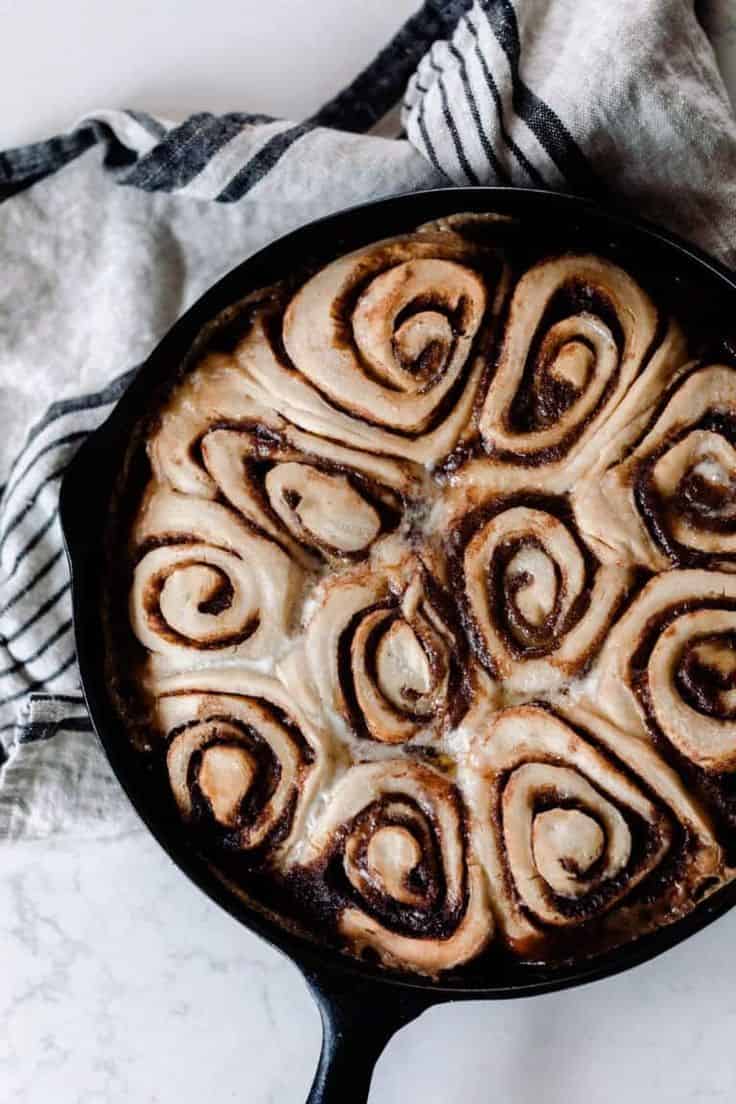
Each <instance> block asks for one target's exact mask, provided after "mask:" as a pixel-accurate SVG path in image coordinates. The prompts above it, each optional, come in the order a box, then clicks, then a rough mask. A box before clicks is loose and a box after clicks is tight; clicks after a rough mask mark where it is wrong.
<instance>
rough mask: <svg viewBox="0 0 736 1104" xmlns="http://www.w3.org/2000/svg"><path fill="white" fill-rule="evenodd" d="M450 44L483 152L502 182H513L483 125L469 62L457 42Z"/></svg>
mask: <svg viewBox="0 0 736 1104" xmlns="http://www.w3.org/2000/svg"><path fill="white" fill-rule="evenodd" d="M448 45H449V49H450V53H451V54H452V56H453V57H454V58H455V60H456V61H457V64H458V69H459V71H460V79H461V80H462V82H463V89H464V91H465V98H466V99H467V101H468V107H469V108H470V114H471V116H472V119H473V123H474V124H475V129H476V131H477V132H478V138H479V140H480V144H481V146H482V147H483V152H484V153H485V155H486V159H487V161H488V164H489V165H490V166H491V168H492V170H493V171H494V173H495V174H496V176H497V177H498V179H499V180H500V181H501V183H502V184H510V183H511V177H510V176H509V174H508V173H507V172H506V169H505V168H504V167H503V165H502V164H501V162H500V161H499V160H498V158H497V157H496V153H495V150H494V149H493V146H492V145H491V140H490V138H489V137H488V135H487V134H486V131H485V127H484V126H483V120H482V119H481V117H480V111H479V110H478V104H477V102H476V99H475V95H474V93H473V87H472V85H471V83H470V77H469V76H468V67H467V64H466V62H465V58H464V57H463V55H462V54H461V53H460V51H459V50H458V48H457V46H455V44H454V43H453V42H452V41H450V42H449V43H448Z"/></svg>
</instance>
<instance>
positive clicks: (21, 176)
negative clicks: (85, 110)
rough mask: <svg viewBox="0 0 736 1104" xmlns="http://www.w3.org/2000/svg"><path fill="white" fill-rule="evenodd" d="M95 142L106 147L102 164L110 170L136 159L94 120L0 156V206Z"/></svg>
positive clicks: (106, 129) (104, 126)
mask: <svg viewBox="0 0 736 1104" xmlns="http://www.w3.org/2000/svg"><path fill="white" fill-rule="evenodd" d="M99 142H105V143H106V144H107V153H106V155H105V164H106V165H108V166H110V167H113V168H114V167H119V166H121V165H130V164H131V162H132V161H135V159H136V154H135V153H134V151H133V150H129V149H127V147H125V146H123V144H122V143H121V142H120V141H119V140H118V138H117V136H116V135H115V133H114V132H113V131H112V130H111V129H110V127H109V126H107V124H105V123H100V122H97V120H96V119H91V120H90V121H89V122H88V123H85V124H84V126H81V127H79V128H78V129H77V130H74V131H72V132H71V134H59V135H57V136H56V137H55V138H49V139H48V140H47V141H45V142H34V143H33V144H31V145H28V146H19V147H18V148H17V149H11V150H6V151H5V152H4V153H0V203H1V202H2V201H3V200H4V199H9V198H10V197H11V196H13V195H17V194H18V192H22V191H23V190H24V189H25V188H30V187H31V185H32V184H36V183H37V182H38V181H39V180H43V179H44V178H45V177H47V176H51V175H52V174H53V173H55V172H58V171H59V170H60V169H63V168H64V167H65V166H66V165H69V164H70V163H71V162H72V161H75V160H76V159H77V158H78V157H81V155H82V154H83V153H86V152H87V150H88V149H91V148H92V146H95V145H97V144H98V143H99Z"/></svg>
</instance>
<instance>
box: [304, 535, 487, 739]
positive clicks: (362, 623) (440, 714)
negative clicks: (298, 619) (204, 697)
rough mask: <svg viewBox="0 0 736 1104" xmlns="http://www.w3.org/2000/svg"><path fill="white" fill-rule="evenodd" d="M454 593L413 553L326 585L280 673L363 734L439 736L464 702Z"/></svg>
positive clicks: (461, 647)
mask: <svg viewBox="0 0 736 1104" xmlns="http://www.w3.org/2000/svg"><path fill="white" fill-rule="evenodd" d="M451 610H452V607H451V605H450V603H449V598H448V595H447V594H446V593H445V592H444V590H443V588H442V586H441V585H440V584H439V582H438V581H437V579H435V578H433V576H432V574H431V568H430V567H429V566H428V565H427V563H424V562H423V561H422V560H421V559H419V558H418V557H416V556H414V555H412V554H408V555H405V556H404V557H403V558H401V559H399V561H398V563H390V564H386V565H381V564H380V563H378V564H376V563H371V564H369V565H366V566H365V567H364V568H359V569H355V570H353V571H351V572H346V573H343V574H342V575H340V576H338V577H337V578H335V579H333V580H331V581H330V582H329V583H328V584H327V586H326V587H325V590H324V593H323V595H322V597H321V600H320V602H319V604H318V606H317V609H316V611H315V613H314V614H313V616H312V617H311V619H310V622H309V624H308V625H307V628H306V630H305V634H304V645H303V649H302V650H301V651H300V652H299V653H298V654H297V656H296V657H295V658H294V659H293V660H292V662H291V663H290V664H289V666H288V668H286V669H285V670H284V675H285V677H286V679H287V681H290V682H291V684H292V685H294V686H295V689H296V688H297V687H296V684H297V682H299V681H300V680H301V676H302V673H303V672H304V671H306V672H308V675H307V679H306V682H304V683H303V685H302V686H301V687H300V689H301V690H302V692H306V693H308V694H309V696H310V699H311V710H312V711H314V712H315V713H316V712H319V711H320V710H326V711H327V713H328V714H336V715H337V716H339V717H340V718H342V723H343V724H344V725H345V726H347V728H348V729H349V730H350V731H351V732H352V733H353V734H354V735H355V736H357V737H363V738H366V739H370V740H374V741H378V742H380V743H383V744H400V743H404V742H406V741H407V740H410V739H412V738H413V737H415V736H417V735H419V734H425V735H427V734H432V733H435V734H437V733H439V732H441V731H442V730H443V729H444V728H445V727H447V726H448V725H449V724H451V723H453V722H455V721H457V719H458V718H459V716H460V715H461V713H462V710H463V708H464V705H465V703H466V701H467V691H468V686H467V670H466V669H465V668H466V664H465V663H464V658H465V656H466V648H465V642H464V638H463V635H462V633H461V631H460V629H459V625H458V624H457V623H455V622H454V620H450V619H449V615H450V614H451Z"/></svg>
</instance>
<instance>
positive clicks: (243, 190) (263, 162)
mask: <svg viewBox="0 0 736 1104" xmlns="http://www.w3.org/2000/svg"><path fill="white" fill-rule="evenodd" d="M311 130H314V124H313V123H299V124H298V125H297V126H293V127H289V128H288V130H282V131H281V133H280V134H275V135H274V136H273V138H271V139H270V140H269V141H268V142H266V144H265V146H262V147H261V149H259V151H258V153H256V154H255V155H254V156H253V157H251V159H250V161H248V162H246V164H245V165H243V167H242V168H241V169H240V170H239V171H238V172H237V173H236V174H235V176H234V177H233V178H232V180H230V181H229V183H228V184H226V186H225V187H224V188H223V189H222V191H221V192H220V194H219V195H218V197H217V198H218V200H219V201H220V202H221V203H235V202H236V201H237V200H239V199H242V198H243V196H244V195H246V194H247V193H248V192H249V191H250V190H251V188H254V187H255V186H256V184H258V183H259V181H261V180H263V178H264V177H265V176H267V175H268V174H269V173H270V172H271V169H273V168H275V166H276V165H277V164H278V163H279V161H280V160H281V158H282V157H283V156H284V154H285V153H286V151H287V150H288V149H290V148H291V147H292V146H293V145H294V143H295V142H297V141H298V140H299V139H300V138H303V137H304V135H305V134H308V133H309V132H310V131H311Z"/></svg>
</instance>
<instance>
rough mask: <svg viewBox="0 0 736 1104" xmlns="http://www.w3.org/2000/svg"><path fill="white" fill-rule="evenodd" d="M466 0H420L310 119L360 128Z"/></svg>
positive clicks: (446, 32)
mask: <svg viewBox="0 0 736 1104" xmlns="http://www.w3.org/2000/svg"><path fill="white" fill-rule="evenodd" d="M471 7H472V0H426V3H425V4H424V5H423V6H422V7H421V8H420V10H419V11H418V12H415V14H414V15H412V16H411V17H410V18H409V19H407V21H406V23H405V24H404V25H403V27H401V29H400V30H399V31H397V32H396V34H395V35H394V37H393V38H392V39H391V41H390V42H389V43H388V45H387V46H385V47H384V48H383V49H382V50H381V51H380V53H379V54H377V55H376V57H375V58H374V60H373V61H372V62H371V63H370V65H368V66H367V67H366V68H365V69H364V70H363V72H362V73H360V74H359V75H358V76H357V77H356V78H355V80H354V81H353V82H352V83H351V84H349V85H348V86H347V88H345V89H343V91H342V92H340V93H339V94H338V95H337V96H335V98H334V99H332V100H330V101H329V102H328V103H326V104H325V105H324V106H323V107H322V108H320V110H319V111H318V112H317V113H316V115H314V116H313V117H312V119H311V122H313V123H315V124H317V125H318V126H326V127H335V128H336V129H337V130H349V131H353V132H355V133H364V132H365V131H367V130H370V129H371V127H372V126H374V125H375V124H376V123H377V122H378V120H379V119H381V118H383V116H384V115H385V114H386V112H388V111H390V110H391V108H392V107H393V106H394V105H395V104H397V103H398V102H399V100H400V99H401V96H402V94H403V92H404V89H405V88H406V85H407V83H408V81H409V78H410V77H411V75H412V73H413V72H414V70H415V69H416V67H417V65H418V63H419V60H420V58H422V57H423V55H424V54H425V53H426V52H427V50H428V49H429V48H430V46H431V45H432V43H433V42H436V41H437V40H438V39H440V38H449V37H450V36H451V35H452V32H453V31H454V29H455V27H456V26H457V23H458V20H459V19H460V16H461V15H462V14H463V12H464V11H468V10H469V9H470V8H471Z"/></svg>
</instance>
